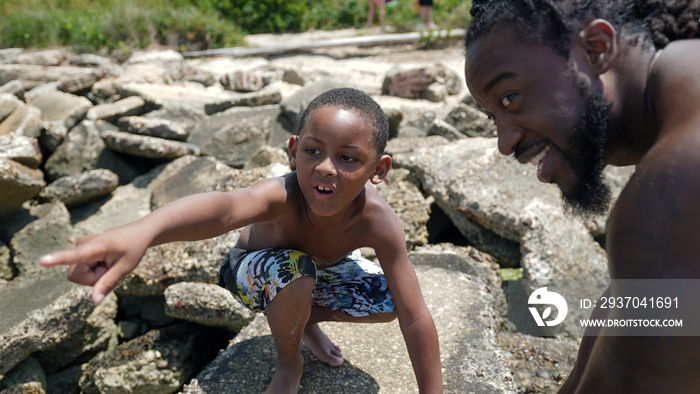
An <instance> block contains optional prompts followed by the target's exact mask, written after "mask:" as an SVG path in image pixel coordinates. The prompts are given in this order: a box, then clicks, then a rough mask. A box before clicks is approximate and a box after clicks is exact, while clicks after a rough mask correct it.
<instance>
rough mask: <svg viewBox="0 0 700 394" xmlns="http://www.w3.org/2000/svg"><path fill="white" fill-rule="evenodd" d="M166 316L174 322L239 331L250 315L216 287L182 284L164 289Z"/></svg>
mask: <svg viewBox="0 0 700 394" xmlns="http://www.w3.org/2000/svg"><path fill="white" fill-rule="evenodd" d="M164 294H165V314H166V315H168V316H171V317H174V318H177V319H181V320H187V321H191V322H194V323H198V324H202V325H205V326H211V327H221V328H225V329H227V330H229V331H233V332H236V333H237V332H239V331H240V330H241V329H242V328H243V327H245V326H246V325H247V324H248V323H249V322H250V321H251V320H252V319H253V316H254V315H253V313H252V312H251V311H250V310H249V309H248V308H246V307H244V306H242V305H241V304H240V303H239V302H238V301H236V300H235V299H234V298H233V295H231V292H230V291H228V290H226V289H224V288H223V287H220V286H218V285H212V284H204V283H191V282H183V283H177V284H174V285H172V286H170V287H168V288H167V289H165V293H164Z"/></svg>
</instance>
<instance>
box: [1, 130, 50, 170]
mask: <svg viewBox="0 0 700 394" xmlns="http://www.w3.org/2000/svg"><path fill="white" fill-rule="evenodd" d="M0 157H2V158H6V159H10V160H14V161H16V162H18V163H20V164H22V165H25V166H27V167H29V168H32V169H37V168H39V166H40V165H41V162H42V158H43V156H42V154H41V149H40V148H39V141H37V139H36V138H30V137H25V136H23V135H15V134H6V135H0Z"/></svg>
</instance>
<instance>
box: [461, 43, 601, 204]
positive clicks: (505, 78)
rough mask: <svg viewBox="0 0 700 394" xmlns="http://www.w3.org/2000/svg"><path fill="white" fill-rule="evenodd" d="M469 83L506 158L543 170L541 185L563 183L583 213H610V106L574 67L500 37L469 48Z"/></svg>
mask: <svg viewBox="0 0 700 394" xmlns="http://www.w3.org/2000/svg"><path fill="white" fill-rule="evenodd" d="M466 79H467V85H468V86H469V90H470V92H471V93H472V95H473V97H474V99H475V101H476V102H477V103H478V105H479V106H480V107H481V108H482V109H483V110H484V112H486V113H487V114H488V115H489V116H490V117H491V118H492V119H493V120H494V123H495V124H496V128H497V130H498V148H499V150H500V151H501V153H502V154H504V155H510V154H511V153H512V154H514V156H515V158H516V159H517V160H518V161H519V162H520V163H528V162H532V163H533V164H534V165H536V166H537V168H538V169H537V177H538V179H539V180H540V181H541V182H546V183H556V184H557V185H558V186H559V189H560V190H561V191H562V195H563V197H564V200H565V202H567V204H568V205H569V206H571V207H572V208H574V210H575V211H578V212H582V213H587V212H599V211H601V210H604V209H605V208H606V207H607V195H608V194H609V192H608V189H607V187H606V186H605V185H604V184H603V182H602V179H603V178H602V169H603V167H604V164H603V153H604V147H605V140H606V130H607V115H608V105H607V103H606V102H604V101H602V97H600V95H599V94H597V92H596V91H595V90H594V89H593V88H592V87H591V86H590V85H588V84H587V83H586V78H585V76H584V75H583V74H582V73H581V72H580V71H576V70H574V69H573V66H572V63H571V62H569V61H567V59H566V58H564V57H562V56H560V55H558V54H556V53H555V52H554V51H553V50H552V49H551V48H549V47H546V46H542V45H529V46H525V45H522V44H520V43H518V41H517V40H516V39H515V34H514V32H513V30H512V29H500V30H499V31H497V32H492V33H490V34H488V35H486V36H484V37H482V38H480V39H478V40H477V41H475V42H474V43H473V44H472V45H470V46H469V48H467V63H466Z"/></svg>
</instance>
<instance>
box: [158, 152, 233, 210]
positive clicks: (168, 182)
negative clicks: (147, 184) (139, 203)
mask: <svg viewBox="0 0 700 394" xmlns="http://www.w3.org/2000/svg"><path fill="white" fill-rule="evenodd" d="M171 166H173V167H177V168H178V169H177V170H176V171H173V170H169V168H168V167H171ZM168 167H166V168H165V169H164V170H163V173H168V172H169V173H172V174H173V175H172V176H166V175H165V174H161V176H159V177H158V178H157V179H156V180H154V181H153V183H152V186H153V192H152V194H151V210H156V209H158V208H160V207H162V206H163V205H165V204H167V203H170V202H172V201H175V200H177V199H179V198H182V197H185V196H188V195H191V194H195V193H202V192H205V191H207V190H208V189H210V188H211V185H213V184H216V182H217V181H218V180H220V179H222V178H223V177H224V176H226V175H229V174H231V175H233V174H235V173H237V171H236V170H234V169H233V168H231V167H229V166H227V165H225V164H223V163H221V162H219V161H218V160H216V159H215V158H213V157H195V156H185V157H182V158H180V159H177V160H175V161H174V162H172V163H170V164H169V165H168Z"/></svg>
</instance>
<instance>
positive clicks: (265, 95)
mask: <svg viewBox="0 0 700 394" xmlns="http://www.w3.org/2000/svg"><path fill="white" fill-rule="evenodd" d="M281 101H282V94H281V93H280V91H279V90H277V89H274V88H267V89H263V90H259V91H255V92H252V93H245V94H236V95H234V96H233V97H230V98H226V99H223V100H219V101H216V102H212V103H209V104H205V105H204V112H205V113H206V114H207V115H211V114H214V113H217V112H221V111H224V110H227V109H229V108H231V107H261V106H264V105H273V104H279V103H280V102H281Z"/></svg>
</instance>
